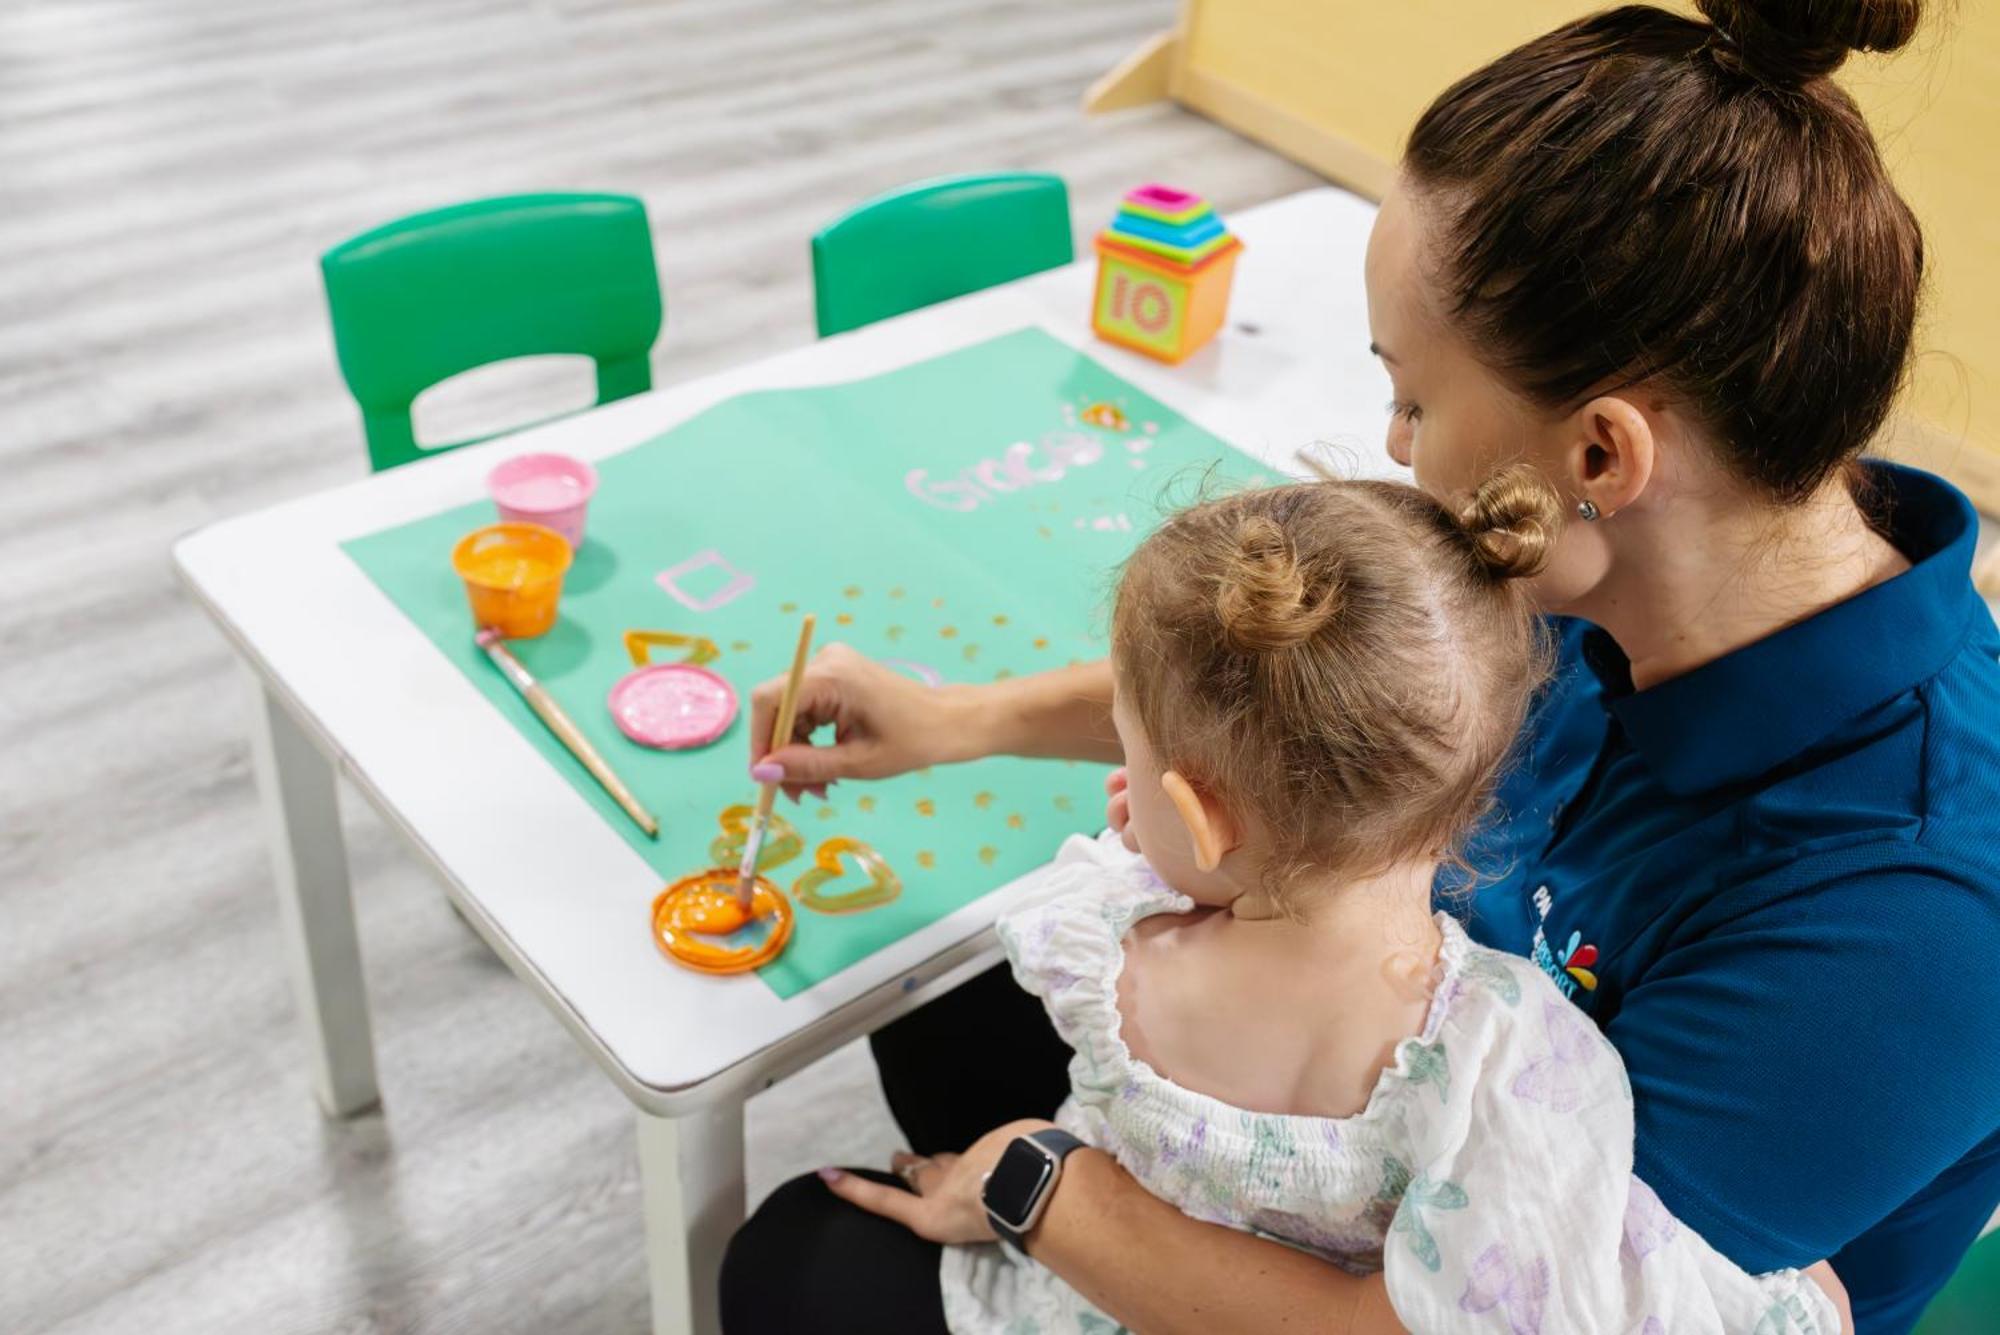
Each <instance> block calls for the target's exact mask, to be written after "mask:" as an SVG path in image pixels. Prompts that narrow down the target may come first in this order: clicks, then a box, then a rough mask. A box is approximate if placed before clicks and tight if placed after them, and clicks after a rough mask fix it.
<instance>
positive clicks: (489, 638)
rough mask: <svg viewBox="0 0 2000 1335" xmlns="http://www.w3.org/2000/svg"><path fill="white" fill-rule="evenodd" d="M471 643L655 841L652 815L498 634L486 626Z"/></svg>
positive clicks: (656, 826) (657, 825)
mask: <svg viewBox="0 0 2000 1335" xmlns="http://www.w3.org/2000/svg"><path fill="white" fill-rule="evenodd" d="M473 639H474V642H475V643H476V644H478V646H479V647H480V648H481V649H484V650H485V651H486V656H487V657H488V658H490V659H492V660H493V666H495V667H497V668H499V669H500V675H501V676H503V677H505V678H506V679H507V680H508V681H510V682H512V683H513V684H514V689H515V690H517V691H519V692H520V693H521V698H522V699H523V700H526V701H527V702H528V708H530V709H532V710H534V711H535V714H536V716H537V717H538V718H540V719H541V720H542V722H543V723H546V724H547V725H548V728H549V731H550V732H552V733H554V734H555V735H556V739H557V740H558V741H560V742H561V743H562V744H563V745H564V746H566V747H568V748H569V753H570V754H571V755H573V756H575V757H576V758H577V759H578V760H579V761H581V762H582V763H583V767H584V768H585V769H587V770H589V771H590V776H591V777H592V778H594V779H596V780H597V781H598V783H600V784H602V785H603V786H604V791H605V792H607V793H609V794H611V800H612V801H614V802H616V803H617V804H618V805H619V806H621V807H623V808H625V814H626V815H628V816H630V817H631V818H632V819H633V820H634V821H635V822H637V823H638V826H639V828H640V829H642V830H644V831H645V832H646V837H647V838H648V839H658V838H659V837H660V822H658V821H657V820H654V819H653V813H652V812H650V811H648V810H646V808H644V807H642V806H640V805H639V799H638V798H636V797H634V796H632V790H631V789H630V788H627V787H626V786H625V781H624V780H623V779H621V778H619V777H618V775H617V773H616V771H614V770H613V769H612V768H611V766H610V765H609V764H608V763H606V761H605V759H604V757H603V756H601V755H599V754H598V753H597V748H596V747H594V746H592V745H591V744H590V739H589V738H587V737H585V736H584V735H583V733H582V732H581V731H580V730H579V729H578V728H577V726H576V723H575V721H574V720H573V719H571V718H570V716H569V715H568V714H565V713H564V712H563V708H562V706H561V705H559V704H557V703H556V698H555V697H554V696H552V695H550V694H549V690H548V687H546V686H544V685H542V684H541V683H540V682H538V681H536V680H535V676H534V674H533V673H531V672H529V671H528V669H527V668H525V667H523V666H521V660H520V659H518V658H516V657H514V655H513V653H512V652H511V651H509V649H508V648H507V645H506V644H505V642H504V641H502V639H501V637H500V632H499V631H497V630H494V629H493V628H492V627H490V626H489V627H487V628H486V629H484V630H481V631H480V632H479V634H478V635H476V636H474V637H473Z"/></svg>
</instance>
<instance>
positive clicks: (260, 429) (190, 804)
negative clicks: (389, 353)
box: [0, 0, 1312, 1335]
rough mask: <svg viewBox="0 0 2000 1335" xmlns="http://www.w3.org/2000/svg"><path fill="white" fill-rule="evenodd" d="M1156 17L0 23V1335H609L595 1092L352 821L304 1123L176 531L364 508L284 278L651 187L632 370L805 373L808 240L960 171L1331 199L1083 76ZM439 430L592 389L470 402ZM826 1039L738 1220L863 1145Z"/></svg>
mask: <svg viewBox="0 0 2000 1335" xmlns="http://www.w3.org/2000/svg"><path fill="white" fill-rule="evenodd" d="M1174 8H1175V4H1174V0H1012V2H1010V3H974V2H972V0H828V2H826V3H817V4H815V3H805V2H804V0H650V2H643V3H642V2H640V0H394V2H392V0H283V2H282V3H280V2H279V0H5V3H0V571H4V572H5V573H4V575H0V1331H5V1332H9V1333H10V1335H12V1333H14V1332H24V1331H42V1330H62V1331H77V1332H81V1331H90V1332H121V1331H144V1332H156V1331H159V1332H164V1331H202V1332H222V1331H254V1332H260V1333H264V1332H283V1331H344V1332H346V1331H354V1332H358V1331H398V1332H400V1331H461V1330H462V1331H477V1332H482V1333H485V1332H510V1331H523V1332H527V1331H533V1332H550V1331H565V1332H566V1331H583V1332H592V1331H637V1330H641V1329H643V1328H645V1326H646V1294H645V1286H644V1278H643V1274H642V1271H641V1256H640V1239H639V1211H638V1202H637V1199H636V1176H635V1158H634V1147H633V1138H632V1129H631V1122H630V1118H629V1115H628V1111H627V1108H626V1105H625V1104H624V1102H623V1100H622V1099H621V1097H620V1096H619V1095H618V1094H616V1093H615V1092H614V1091H613V1090H612V1089H611V1087H610V1085H609V1084H608V1083H607V1082H606V1081H605V1080H604V1079H603V1078H602V1077H601V1076H600V1075H599V1074H598V1073H597V1071H596V1070H595V1068H594V1067H592V1066H590V1065H589V1064H588V1063H587V1062H586V1060H585V1059H584V1058H583V1057H582V1056H581V1055H580V1054H579V1053H578V1052H577V1051H576V1050H575V1048H574V1047H573V1046H572V1044H571V1043H570V1041H569V1039H568V1038H567V1037H566V1036H565V1035H564V1034H563V1032H562V1031H561V1030H560V1028H559V1027H558V1026H557V1024H556V1023H555V1022H554V1020H553V1019H551V1018H550V1017H549V1016H548V1015H547V1014H545V1013H544V1012H543V1011H542V1010H541V1009H540V1007H539V1006H538V1005H537V1004H536V1003H535V1002H533V1001H531V1000H530V999H529V997H528V996H527V994H526V993H525V991H523V990H522V989H520V988H518V987H517V986H515V985H514V984H513V982H512V979H511V977H510V975H508V974H507V972H506V971H505V970H504V969H503V968H502V967H501V966H500V965H499V964H498V963H497V962H496V961H495V960H494V959H493V958H492V956H491V955H489V954H488V953H486V951H485V950H484V949H483V948H482V947H481V946H480V945H479V944H478V943H477V942H476V941H475V939H474V938H473V937H472V936H471V935H470V933H468V932H467V931H466V930H465V929H463V928H462V927H461V926H460V925H459V924H458V922H457V921H456V920H455V919H454V918H453V916H452V915H451V913H450V912H449V910H448V909H447V908H446V906H445V904H444V901H443V899H442V897H441V896H440V895H439V894H438V893H436V891H435V890H434V889H433V887H432V886H431V885H430V884H429V883H428V882H427V880H426V878H425V876H424V874H423V873H421V872H420V871H419V870H418V869H417V867H416V866H415V865H414V864H413V862H412V861H411V860H410V858H409V857H408V856H407V855H406V854H405V853H404V852H403V850H402V849H401V847H400V846H399V845H398V844H397V842H396V840H395V839H394V838H392V837H391V836H390V835H389V834H388V832H387V831H386V830H385V829H384V827H383V826H382V825H381V824H380V822H379V821H377V820H376V819H375V818H374V817H373V815H372V814H371V813H370V812H369V811H367V810H366V809H365V808H364V807H363V806H362V804H361V803H360V802H359V801H358V800H350V801H349V802H348V803H347V807H348V811H347V816H348V833H349V839H350V842H351V846H352V850H353V863H354V870H355V874H356V878H357V894H358V897H359V901H360V907H361V915H362V924H361V926H362V935H363V941H364V946H365V949H366V951H367V958H368V973H369V983H370V989H371V995H372V998H373V1003H374V1006H375V1010H376V1030H377V1035H378V1039H379V1042H380V1052H381V1064H382V1079H383V1085H384V1088H385V1091H386V1099H387V1104H386V1112H385V1113H384V1114H382V1115H378V1116H371V1117H367V1118H364V1119H361V1120H359V1121H356V1122H354V1123H351V1124H347V1125H338V1126H336V1125H329V1124H327V1123H325V1122H323V1121H322V1120H321V1119H320V1117H319V1115H318V1113H317V1112H316V1111H315V1109H314V1106H313V1104H312V1101H311V1098H310V1095H309V1094H308V1091H307V1087H306V1080H305V1073H304V1069H303V1063H302V1061H301V1057H302V1055H303V1053H302V1047H301V1044H300V1043H299V1041H298V1040H297V1038H296V1035H295V1033H294V1029H293V1016H292V1007H291V1003H290V999H289V996H288V994H287V991H286V985H285V980H284V978H283V977H282V975H281V973H280V970H279V959H278V951H277V945H278V943H277V939H276V932H275V925H276V924H275V906H274V902H273V899H272V896H271V894H270V892H269V889H268V882H267V870H266V865H265V861H264V850H263V848H262V847H261V846H260V844H259V841H258V823H257V819H256V814H255V810H254V795H253V793H252V789H251V781H250V774H249V762H248V755H247V752H246V748H245V743H244V733H243V725H242V718H241V705H242V701H243V690H242V683H241V682H240V681H239V680H238V678H237V675H236V670H235V669H234V667H233V665H232V660H231V658H230V655H229V654H228V652H227V651H226V650H225V649H224V647H223V643H222V641H221V639H220V638H219V637H218V636H217V635H216V634H215V632H214V631H213V630H212V629H211V628H210V627H209V625H208V624H207V623H206V621H205V620H204V619H203V618H202V617H201V616H200V615H198V614H197V613H196V612H195V611H194V610H193V608H192V607H191V606H190V605H189V604H188V603H187V602H186V601H185V600H184V599H182V598H181V597H180V596H179V594H178V593H177V592H176V589H175V585H174V582H173V579H172V577H171V576H170V574H169V571H168V565H167V557H166V553H167V547H168V544H169V543H170V542H171V541H172V539H173V538H175V537H176V536H177V535H179V534H181V533H183V532H185V531H187V530H188V529H191V528H194V527H196V526H197V525H200V524H204V523H207V522H208V521H210V520H213V519H216V518H219V517H221V516H224V515H229V514H235V513H239V512H242V511H245V510H249V509H252V508H255V507H259V506H263V505H266V504H269V503H271V502H273V501H276V500H279V499H281V498H284V497H287V496H292V495H296V494H299V493H301V492H306V491H310V490H313V489H315V488H319V487H323V486H326V485H328V484H330V483H334V482H338V481H341V480H343V479H346V478H351V477H354V476H356V475H358V474H359V473H360V472H361V471H362V468H363V464H362V450H361V444H360V438H359V434H358V430H357V423H356V418H355V413H354V410H353V407H352V405H351V404H350V402H349V401H348V399H347V398H346V395H345V392H344V390H343V388H342V386H341V384H340V382H339V380H338V378H337V376H336V374H335V371H334V366H333V360H332V356H331V351H330V347H329V343H328V339H327V334H326V330H325V323H324V315H323V308H322V304H321V297H320V293H319V288H318V280H317V273H316V268H315V263H314V261H315V257H316V256H317V255H318V253H319V252H320V251H321V250H322V249H324V248H325V247H327V246H328V245H330V244H332V243H334V242H336V241H338V240H340V239H342V238H343V237H345V236H347V235H348V234H350V233H353V232H355V231H357V230H360V229H362V228H364V227H367V226H369V225H371V224H373V223H376V222H379V221H382V220H384V219H386V218H389V217H393V216H395V215H398V214H401V213H404V212H407V211H410V210H413V209H418V208H422V207H425V206H429V205H433V204H437V203H440V202H445V201H450V200H455V199H461V198H467V197H471V196H478V195H486V194H494V193H500V192H505V191H510V190H517V189H528V188H538V187H585V188H603V189H610V190H623V191H631V192H633V193H636V194H639V195H641V196H643V197H644V198H645V199H646V202H647V204H648V206H649V207H650V209H651V210H652V216H653V220H654V227H655V231H656V233H657V242H658V250H659V256H660V265H661V270H662V274H663V277H664V281H665V284H666V288H667V299H668V322H667V330H666V334H665V336H664V338H663V339H662V340H661V343H660V345H659V347H658V348H657V350H656V354H655V362H656V367H657V371H658V375H659V377H660V379H661V380H663V381H672V380H675V379H680V378H684V377H687V376H692V375H696V374H699V373H701V372H704V371H707V370H711V369H713V368H716V367H720V366H725V365H728V364H731V363H734V362H738V361H741V360H743V359H747V358H752V357H756V356H758V355H760V354H762V353H764V352H767V351H769V350H772V349H775V348H780V347H784V346H788V345H792V344H796V343H800V342H803V341H805V340H806V339H807V338H809V337H810V330H811V310H810V290H809V286H808V282H807V269H806V244H805V239H806V237H807V235H808V234H809V233H810V232H811V231H812V230H813V228H814V227H815V225H816V224H818V223H819V222H820V221H822V220H823V218H824V217H825V216H826V215H827V214H828V213H829V212H831V211H834V210H837V209H838V208H840V207H841V206H843V205H845V204H846V203H848V202H851V201H853V200H856V199H859V198H861V197H863V196H865V195H867V194H869V193H872V192H874V191H876V190H878V189H881V188H884V187H887V186H890V185H893V184H896V183H899V182H902V181H906V180H909V179H912V178H915V177H921V176H925V175H930V174H934V173H939V172H945V171H954V170H966V169H972V168H979V167H1036V168H1046V169H1050V170H1054V171H1057V172H1060V173H1062V174H1063V175H1064V176H1065V177H1067V178H1068V180H1069V182H1070V184H1071V188H1072V191H1073V192H1074V196H1073V197H1074V202H1075V204H1076V217H1077V219H1078V222H1079V225H1080V228H1081V229H1082V230H1081V233H1080V234H1087V232H1088V231H1089V230H1091V229H1092V228H1094V227H1095V226H1096V225H1097V224H1099V223H1100V222H1101V221H1102V220H1103V219H1105V218H1107V217H1108V216H1109V214H1110V212H1111V209H1112V207H1113V203H1114V201H1115V199H1116V196H1117V194H1118V193H1119V192H1120V191H1121V190H1122V189H1124V188H1126V187H1128V186H1130V185H1132V184H1134V183H1137V182H1140V181H1145V180H1149V179H1154V178H1161V179H1166V180H1169V181H1174V182H1179V183H1184V184H1187V185H1192V186H1197V187H1199V188H1201V189H1203V190H1205V191H1206V192H1208V193H1209V194H1210V195H1211V196H1212V197H1213V198H1215V199H1216V200H1217V202H1218V203H1219V204H1220V205H1221V206H1222V207H1224V208H1225V209H1228V208H1232V207H1241V206H1243V205H1246V204H1250V203H1254V202H1256V201H1259V200H1262V199H1265V198H1269V197H1272V196H1276V195H1280V194H1284V193H1288V192H1290V191H1292V190H1295V189H1299V188H1301V187H1304V186H1306V185H1308V184H1311V183H1312V182H1311V181H1310V180H1309V179H1308V178H1307V177H1306V176H1305V175H1304V174H1303V173H1302V172H1300V171H1299V170H1298V169H1296V168H1294V167H1292V166H1290V165H1288V164H1286V163H1283V162H1281V161H1279V160H1277V159H1276V158H1274V157H1272V156H1271V155H1269V154H1267V153H1265V152H1264V151H1262V150H1260V149H1258V148H1255V147H1253V146H1251V145H1249V144H1246V143H1244V142H1242V141H1240V140H1238V139H1236V138H1235V137H1233V136H1232V135H1230V134H1228V133H1226V132H1224V131H1222V130H1220V129H1218V128H1216V127H1214V126H1212V125H1210V124H1208V123H1206V122H1203V121H1201V120H1199V119H1196V118H1194V117H1190V116H1187V115H1185V114H1182V113H1180V112H1177V111H1174V110H1172V109H1169V108H1156V109H1150V110H1144V111H1139V112H1134V113H1128V114H1126V115H1124V116H1121V117H1115V118H1110V119H1106V120H1102V121H1086V120H1084V119H1082V118H1081V117H1080V116H1079V114H1078V112H1077V110H1076V106H1077V101H1078V97H1079V95H1080V94H1081V92H1082V90H1083V88H1084V86H1085V85H1086V84H1087V83H1088V82H1089V81H1090V79H1091V78H1092V77H1094V76H1095V75H1096V74H1097V73H1098V72H1100V71H1102V70H1103V69H1105V68H1106V67H1107V66H1109V65H1110V64H1111V63H1113V62H1114V61H1115V60H1116V59H1117V58H1118V57H1120V56H1121V55H1123V54H1125V53H1126V52H1127V51H1128V50H1129V49H1130V48H1131V47H1132V46H1133V44H1134V43H1135V42H1137V41H1138V40H1139V39H1140V38H1141V37H1143V36H1144V35H1145V34H1146V33H1148V32H1149V31H1152V30H1154V29H1156V28H1158V27H1161V26H1163V25H1164V24H1166V23H1167V22H1168V21H1170V19H1171V17H1172V13H1173V10H1174ZM480 390H483V391H484V393H483V394H481V393H478V392H473V393H471V394H470V395H469V396H468V395H459V394H455V395H451V396H447V400H446V401H445V402H443V403H441V404H439V405H437V410H436V411H435V412H432V413H427V414H426V418H425V425H426V426H427V427H435V428H437V429H438V430H440V431H448V430H449V429H450V428H452V427H453V426H454V425H462V424H463V423H465V422H467V421H473V420H484V418H483V416H482V415H491V414H506V413H512V412H516V411H525V410H526V409H527V407H528V399H529V397H530V396H532V395H534V394H538V393H544V392H546V393H553V394H555V395H556V396H558V397H561V396H564V395H569V396H574V397H577V398H580V397H582V395H583V393H584V391H583V390H582V389H581V388H580V384H579V382H578V380H577V378H576V377H575V376H574V374H573V372H567V373H566V372H562V371H558V372H552V373H547V374H543V373H539V372H538V373H537V374H536V375H532V376H528V377H526V378H519V377H517V378H513V379H508V380H505V381H504V383H503V382H502V381H500V380H488V381H486V382H485V383H483V384H479V385H475V386H474V391H480ZM871 1082H872V1072H871V1070H870V1069H869V1067H868V1066H867V1059H866V1056H865V1053H864V1052H862V1051H860V1050H857V1049H850V1050H849V1051H847V1052H845V1053H843V1054H840V1055H839V1056H837V1057H835V1058H833V1059H830V1060H829V1061H828V1062H826V1063H823V1064H822V1065H821V1066H820V1067H818V1068H815V1069H814V1070H813V1071H810V1072H807V1073H806V1074H805V1075H803V1076H801V1077H800V1078H798V1079H796V1080H794V1081H791V1082H788V1083H787V1084H786V1085H784V1086H780V1087H779V1088H778V1089H777V1090H774V1091H772V1092H771V1093H770V1094H767V1095H765V1096H763V1097H762V1098H761V1099H760V1100H759V1101H758V1102H756V1103H754V1104H753V1105H752V1125H751V1132H750V1152H751V1159H752V1165H751V1171H752V1178H753V1191H759V1192H760V1191H762V1190H765V1189H768V1187H769V1186H770V1185H772V1184H774V1183H775V1182H776V1181H778V1180H780V1179H781V1178H782V1177H784V1176H787V1175H789V1174H791V1173H793V1172H797V1171H800V1170H802V1169H804V1168H807V1167H810V1166H812V1165H814V1164H817V1163H821V1162H824V1161H827V1160H829V1159H853V1158H856V1157H859V1156H868V1157H874V1156H879V1155H881V1154H883V1153H884V1152H885V1151H886V1150H887V1149H888V1148H889V1147H890V1145H891V1143H892V1141H893V1131H892V1129H891V1128H890V1126H889V1124H888V1122H887V1120H886V1116H885V1114H884V1113H883V1111H882V1109H881V1107H880V1101H879V1097H878V1096H877V1095H876V1094H875V1093H874V1091H873V1087H872V1083H871Z"/></svg>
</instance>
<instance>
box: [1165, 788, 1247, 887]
mask: <svg viewBox="0 0 2000 1335" xmlns="http://www.w3.org/2000/svg"><path fill="white" fill-rule="evenodd" d="M1160 787H1162V788H1164V789H1165V790H1166V793H1167V799H1168V800H1169V801H1170V802H1172V803H1173V804H1174V810H1175V811H1177V812H1179V813H1180V818H1181V824H1183V825H1185V826H1186V827H1187V832H1188V840H1189V842H1190V843H1192V844H1193V845H1194V865H1195V866H1196V867H1198V868H1200V869H1201V870H1202V871H1214V870H1215V869H1216V868H1217V867H1219V866H1221V865H1222V855H1223V854H1224V853H1227V852H1229V851H1230V850H1231V849H1233V848H1235V847H1236V846H1237V845H1238V844H1240V843H1242V842H1243V836H1242V832H1241V831H1240V830H1238V829H1237V828H1236V819H1235V817H1233V816H1231V815H1230V814H1229V808H1228V807H1226V806H1224V805H1223V804H1222V803H1221V802H1218V801H1217V800H1216V799H1215V797H1214V796H1213V795H1211V794H1208V793H1203V792H1200V791H1198V790H1197V789H1196V788H1195V786H1194V785H1193V784H1191V783H1189V782H1188V781H1187V780H1186V779H1185V778H1182V777H1181V775H1180V773H1179V771H1177V770H1168V771H1167V772H1166V773H1165V774H1162V775H1161V776H1160Z"/></svg>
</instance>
